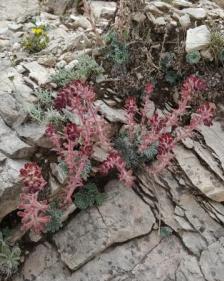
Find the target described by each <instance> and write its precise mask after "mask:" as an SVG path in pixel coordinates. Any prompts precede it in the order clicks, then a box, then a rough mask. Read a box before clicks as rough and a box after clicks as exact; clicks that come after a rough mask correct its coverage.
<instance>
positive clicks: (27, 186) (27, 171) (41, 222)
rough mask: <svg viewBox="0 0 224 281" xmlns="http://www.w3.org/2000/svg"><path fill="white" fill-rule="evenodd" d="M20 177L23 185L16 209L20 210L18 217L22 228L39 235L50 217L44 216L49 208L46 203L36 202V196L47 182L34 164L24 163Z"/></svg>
mask: <svg viewBox="0 0 224 281" xmlns="http://www.w3.org/2000/svg"><path fill="white" fill-rule="evenodd" d="M20 176H21V180H22V182H23V184H24V188H23V193H22V194H20V204H19V206H18V209H20V211H18V215H19V216H20V217H21V218H22V224H23V227H22V228H23V229H24V230H29V229H31V230H32V231H34V232H35V233H40V232H42V231H43V230H44V228H45V225H46V224H47V223H48V222H49V221H50V217H49V216H47V215H46V214H45V212H46V210H47V209H48V207H49V206H48V203H47V201H38V194H39V192H40V191H41V190H42V189H43V188H44V187H45V186H46V184H47V182H46V181H45V180H44V178H43V176H42V174H41V169H40V167H39V166H38V165H37V164H36V163H26V164H25V165H24V167H23V168H22V169H21V170H20Z"/></svg>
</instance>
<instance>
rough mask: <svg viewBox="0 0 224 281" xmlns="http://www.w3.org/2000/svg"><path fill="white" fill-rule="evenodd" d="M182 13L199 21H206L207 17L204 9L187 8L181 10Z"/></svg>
mask: <svg viewBox="0 0 224 281" xmlns="http://www.w3.org/2000/svg"><path fill="white" fill-rule="evenodd" d="M181 12H182V13H184V14H188V15H190V16H192V17H193V18H195V19H197V20H200V19H204V18H206V16H207V12H206V10H205V9H203V8H187V9H183V10H181Z"/></svg>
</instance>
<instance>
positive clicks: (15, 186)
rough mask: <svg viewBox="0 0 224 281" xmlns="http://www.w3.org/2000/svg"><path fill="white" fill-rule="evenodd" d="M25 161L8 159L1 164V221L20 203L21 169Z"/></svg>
mask: <svg viewBox="0 0 224 281" xmlns="http://www.w3.org/2000/svg"><path fill="white" fill-rule="evenodd" d="M24 164H25V161H23V160H17V161H15V160H11V159H7V160H5V161H4V162H3V163H1V164H0V221H1V220H2V218H4V217H5V216H6V215H7V214H9V213H10V212H12V211H14V210H15V209H16V207H17V205H18V200H19V194H20V191H21V183H20V179H19V170H20V169H21V168H22V167H23V165H24Z"/></svg>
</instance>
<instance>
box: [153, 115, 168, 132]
mask: <svg viewBox="0 0 224 281" xmlns="http://www.w3.org/2000/svg"><path fill="white" fill-rule="evenodd" d="M166 121H167V120H166V118H163V117H159V115H158V113H155V114H154V115H153V116H152V117H151V119H150V124H151V128H152V131H153V132H154V133H159V132H160V131H161V130H162V129H163V128H164V127H165V126H166Z"/></svg>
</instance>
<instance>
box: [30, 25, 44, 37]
mask: <svg viewBox="0 0 224 281" xmlns="http://www.w3.org/2000/svg"><path fill="white" fill-rule="evenodd" d="M32 33H33V34H35V35H36V36H41V35H42V34H43V33H44V30H43V28H41V27H34V28H32Z"/></svg>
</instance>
